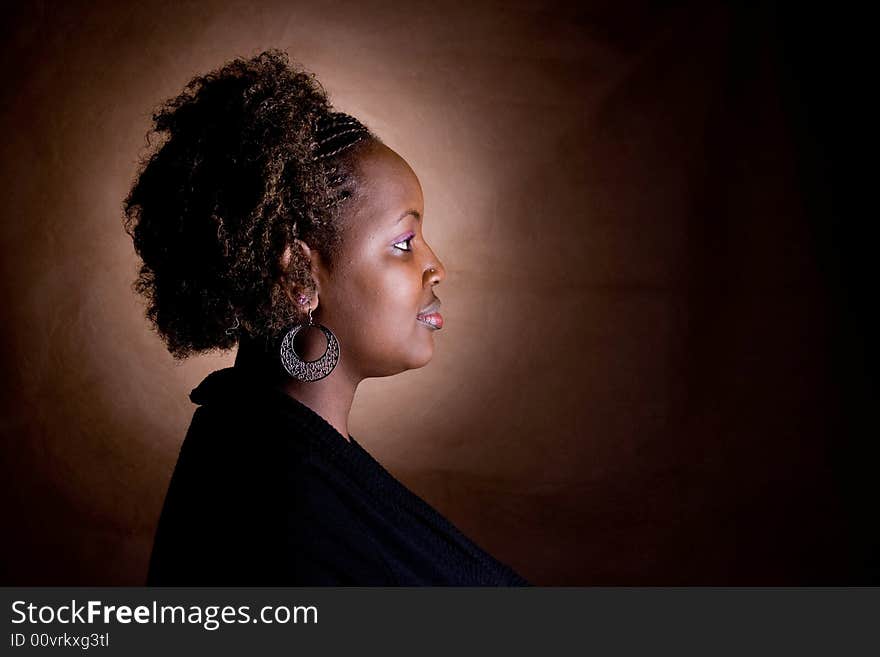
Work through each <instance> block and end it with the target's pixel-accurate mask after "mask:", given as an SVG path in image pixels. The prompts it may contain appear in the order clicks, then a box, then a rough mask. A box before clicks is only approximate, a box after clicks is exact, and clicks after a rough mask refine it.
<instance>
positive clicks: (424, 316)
mask: <svg viewBox="0 0 880 657" xmlns="http://www.w3.org/2000/svg"><path fill="white" fill-rule="evenodd" d="M439 310H440V299H434V303H432V304H431V305H430V306H428V307H427V308H425V309H424V310H423V311H422V312H420V313H419V314H418V315H416V319H417V320H419V321H420V322H421V323H422V324H425V325H426V326H430V327H431V328H432V329H441V328H443V315H441V314H440V313H439V312H437V311H439Z"/></svg>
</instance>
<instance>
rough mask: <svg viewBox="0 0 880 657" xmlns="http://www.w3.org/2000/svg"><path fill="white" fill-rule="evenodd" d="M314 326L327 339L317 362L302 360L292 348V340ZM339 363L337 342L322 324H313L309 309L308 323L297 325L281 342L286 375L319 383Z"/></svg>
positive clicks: (282, 362) (282, 360) (282, 361)
mask: <svg viewBox="0 0 880 657" xmlns="http://www.w3.org/2000/svg"><path fill="white" fill-rule="evenodd" d="M309 326H314V327H315V328H318V329H320V330H321V332H322V333H323V334H324V337H325V338H327V348H326V349H325V350H324V353H323V355H321V357H320V358H318V359H317V360H303V359H302V358H300V357H299V355H298V354H297V353H296V350H295V349H294V347H293V339H294V338H295V337H296V334H297V333H299V332H300V331H301V330H302V329H304V328H308V327H309ZM338 362H339V340H337V339H336V336H335V335H334V334H333V331H331V330H330V329H329V328H327V327H326V326H324V325H323V324H315V323H314V321H313V320H312V309H311V308H309V323H308V324H299V325H297V326H294V327H293V328H292V329H290V330H289V331H288V332H287V333H285V334H284V338H283V339H282V340H281V364H282V365H283V366H284V369H285V370H286V371H287V373H288V374H289V375H290V376H292V377H293V378H294V379H298V380H299V381H306V382H312V381H320V380H321V379H323V378H324V377H325V376H327V375H328V374H330V372H332V371H333V369H334V368H335V367H336V363H338Z"/></svg>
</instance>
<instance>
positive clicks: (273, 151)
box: [123, 50, 378, 359]
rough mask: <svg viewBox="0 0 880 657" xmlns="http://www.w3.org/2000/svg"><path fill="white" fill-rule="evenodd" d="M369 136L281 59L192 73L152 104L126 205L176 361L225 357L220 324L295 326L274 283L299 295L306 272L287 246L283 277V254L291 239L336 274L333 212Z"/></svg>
mask: <svg viewBox="0 0 880 657" xmlns="http://www.w3.org/2000/svg"><path fill="white" fill-rule="evenodd" d="M370 140H375V141H378V138H377V137H376V136H375V135H374V134H372V133H371V132H370V131H369V130H368V129H367V128H366V127H365V126H364V125H363V124H362V123H361V122H360V121H358V120H357V119H355V118H353V117H351V116H349V115H347V114H342V113H338V112H334V111H333V110H332V108H331V106H330V104H329V101H328V99H327V95H326V92H325V91H324V90H323V88H322V87H321V85H320V84H319V83H318V81H317V80H316V79H315V77H314V76H313V75H312V74H310V73H307V72H305V71H303V70H302V69H300V68H299V67H298V66H296V65H294V64H291V63H290V61H289V59H288V57H287V55H286V54H285V53H284V52H282V51H278V50H269V51H266V52H264V53H261V54H260V55H257V56H256V57H253V58H251V59H236V60H233V61H231V62H229V63H227V64H226V65H224V66H223V67H221V68H220V69H218V70H216V71H213V72H210V73H208V74H206V75H203V76H198V77H195V78H193V79H192V80H191V81H190V82H189V84H187V86H186V87H185V88H184V90H183V92H182V93H181V94H180V95H179V96H177V97H176V98H172V99H170V100H168V101H166V102H165V103H164V104H162V105H161V106H160V108H159V109H158V110H157V111H156V112H155V113H154V114H153V126H152V129H151V131H150V133H149V135H148V143H150V142H152V143H154V144H155V146H154V147H153V148H151V152H149V153H148V154H147V155H146V156H145V158H144V160H143V162H142V164H141V168H140V173H139V175H138V177H137V179H136V181H135V182H134V185H133V186H132V188H131V191H130V192H129V194H128V196H127V197H126V199H125V202H124V204H123V209H124V214H125V220H124V225H125V230H126V232H127V233H128V234H129V235H130V236H131V237H132V240H133V242H134V247H135V250H136V252H137V254H138V255H139V256H140V258H141V260H142V265H141V267H140V271H139V274H138V277H137V279H136V280H135V282H134V289H135V290H136V291H137V292H138V293H140V294H142V295H143V296H144V297H145V298H146V300H147V311H146V314H147V317H148V318H149V320H150V321H151V322H152V324H153V325H154V326H155V328H156V330H157V331H158V333H159V335H160V336H161V337H162V339H163V340H164V341H165V344H166V345H167V347H168V351H169V352H170V353H171V354H172V356H174V358H176V359H183V358H186V357H188V356H191V355H193V354H195V353H199V352H204V351H212V350H225V349H230V348H232V347H234V346H235V345H236V343H237V342H238V339H239V334H238V331H235V330H229V329H230V327H240V330H243V331H245V332H246V333H248V334H250V335H255V336H263V337H265V338H268V339H277V337H278V336H279V335H280V334H281V333H283V332H284V331H285V330H287V329H288V328H289V327H290V325H291V324H292V323H295V322H297V321H300V319H301V312H302V311H301V310H300V309H299V307H297V306H296V305H295V304H294V303H293V301H292V299H291V294H290V290H285V289H284V285H287V286H294V287H296V288H298V290H299V291H300V292H303V293H306V294H309V293H310V290H311V289H312V288H313V285H314V283H313V281H312V279H311V275H310V269H309V263H308V261H307V259H306V258H305V256H304V255H303V254H302V252H301V251H300V250H299V249H297V248H294V249H291V254H292V255H291V258H290V261H289V263H288V264H287V266H286V268H284V266H283V265H282V254H283V253H284V251H285V249H286V247H287V246H288V245H292V244H293V240H295V239H300V240H302V241H304V242H305V243H306V244H308V245H309V247H310V248H313V249H316V250H317V251H318V252H320V253H321V255H322V256H323V257H324V259H325V260H326V262H327V266H328V267H330V268H331V269H332V266H333V258H334V256H335V255H336V253H337V249H338V245H339V238H340V220H339V211H338V209H339V208H338V205H339V203H340V202H341V201H343V200H345V199H346V198H348V197H349V196H351V194H352V193H353V190H354V186H355V185H356V183H357V181H356V180H355V178H354V176H353V174H352V172H353V170H354V168H353V161H354V157H355V156H356V154H357V152H358V151H359V149H360V148H362V145H363V144H365V143H367V142H369V141H370ZM282 280H284V281H286V282H285V283H284V284H282Z"/></svg>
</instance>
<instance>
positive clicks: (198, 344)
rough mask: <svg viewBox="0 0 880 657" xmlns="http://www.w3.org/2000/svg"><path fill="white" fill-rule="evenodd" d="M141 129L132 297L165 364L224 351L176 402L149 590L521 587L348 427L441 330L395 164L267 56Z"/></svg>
mask: <svg viewBox="0 0 880 657" xmlns="http://www.w3.org/2000/svg"><path fill="white" fill-rule="evenodd" d="M153 118H154V122H155V132H156V133H157V136H158V137H159V138H160V140H159V145H158V146H157V147H156V148H155V149H154V151H153V153H152V154H151V155H150V156H149V158H148V159H147V160H146V162H145V164H144V166H143V168H142V170H141V173H140V175H139V177H138V179H137V181H136V182H135V184H134V186H133V188H132V190H131V192H130V194H129V196H128V198H127V199H126V201H125V215H126V230H127V231H128V233H129V234H130V235H131V236H132V238H133V240H134V245H135V249H136V251H137V253H138V255H139V256H140V257H141V258H142V260H143V265H142V267H141V271H140V275H139V277H138V280H137V282H136V284H135V287H136V289H137V290H138V291H139V292H140V293H142V294H143V295H144V296H145V297H146V298H147V301H148V309H147V316H148V317H149V319H150V320H151V321H152V322H153V324H154V325H155V327H156V329H157V331H158V332H159V334H160V335H161V337H162V338H163V339H164V341H165V342H166V344H167V346H168V349H169V351H170V352H171V353H172V354H173V355H174V356H175V357H176V358H185V357H187V356H190V355H192V354H195V353H198V352H204V351H209V350H217V349H229V348H232V347H234V346H235V345H236V344H237V345H238V353H237V357H236V360H235V364H234V366H233V367H231V368H226V369H223V370H220V371H217V372H214V373H212V374H211V375H209V376H208V377H207V378H206V379H205V380H204V381H203V382H202V383H201V384H200V385H199V386H198V387H197V388H196V389H195V390H193V391H192V393H191V395H190V398H191V399H192V401H193V402H194V403H196V404H198V405H199V407H198V408H197V409H196V411H195V414H194V415H193V419H192V423H191V425H190V428H189V431H188V432H187V435H186V438H185V440H184V443H183V446H182V447H181V451H180V456H179V460H178V462H177V466H176V468H175V470H174V474H173V477H172V480H171V484H170V486H169V489H168V494H167V496H166V500H165V505H164V507H163V510H162V514H161V518H160V521H159V527H158V529H157V532H156V537H155V543H154V547H153V553H152V558H151V561H150V569H149V574H148V579H147V582H148V584H153V585H321V584H326V585H441V584H460V585H524V584H526V582H525V580H523V579H522V577H520V576H519V575H518V574H517V573H515V572H514V571H513V570H511V569H510V568H509V567H508V566H506V565H504V564H502V563H500V562H498V561H497V560H495V559H494V558H492V557H491V556H490V555H489V554H487V553H486V552H485V551H483V550H482V549H481V548H479V547H478V546H477V545H475V544H474V543H473V542H472V541H470V540H469V539H468V538H466V537H465V536H464V535H462V534H461V532H460V531H458V530H457V529H456V528H455V527H454V526H453V525H452V524H451V523H450V522H449V521H448V520H446V519H445V518H444V517H442V516H441V515H440V514H439V513H438V512H437V511H436V510H435V509H433V508H432V507H431V506H429V505H428V504H427V503H425V502H424V501H423V500H421V499H420V498H419V497H417V496H416V495H415V494H414V493H412V492H411V491H409V490H408V489H407V488H406V487H405V486H403V485H402V484H401V483H400V482H398V481H397V480H396V479H395V478H394V477H393V476H392V475H391V474H390V473H388V472H387V471H386V470H385V469H384V468H383V467H382V466H381V464H379V463H378V462H377V461H375V460H374V459H373V458H372V457H371V456H370V454H369V453H368V452H367V451H366V450H365V449H364V448H363V447H361V445H360V444H359V443H358V442H357V441H355V439H354V438H353V437H352V436H351V435H350V434H349V432H348V417H349V412H350V410H351V406H352V402H353V400H354V395H355V392H356V390H357V386H358V384H359V383H360V382H361V381H362V380H364V379H366V378H368V377H377V376H390V375H392V374H397V373H399V372H403V371H406V370H409V369H414V368H418V367H422V366H424V365H425V364H427V363H428V361H429V360H430V359H431V356H432V354H433V351H434V342H433V340H434V338H433V334H434V332H435V331H437V330H439V329H441V328H442V326H443V318H442V316H441V315H440V314H439V312H438V310H439V308H440V300H439V299H438V298H437V297H436V296H435V294H434V287H435V286H436V285H437V284H439V283H440V282H441V281H443V279H444V277H445V275H446V272H445V269H444V267H443V264H442V263H441V262H440V260H439V259H438V258H437V256H436V254H435V253H434V252H433V251H432V250H431V248H430V247H429V246H428V244H427V242H426V241H425V240H424V238H423V236H422V230H421V224H422V214H423V199H422V190H421V187H420V185H419V181H418V179H417V178H416V176H415V174H414V173H413V172H412V170H411V169H410V167H409V166H408V165H407V163H406V162H405V161H404V160H403V159H402V158H401V157H400V156H399V155H398V154H397V153H395V152H394V151H393V150H391V149H390V148H388V147H387V146H385V145H384V144H383V143H382V142H381V141H380V140H379V139H378V138H377V137H376V136H375V135H374V134H373V133H371V132H370V131H369V130H368V129H367V128H366V127H365V126H364V125H363V124H362V123H361V122H360V121H358V120H357V119H355V118H353V117H351V116H349V115H347V114H342V113H338V112H335V111H333V110H332V108H331V107H330V105H329V102H328V100H327V97H326V94H325V93H324V91H323V89H322V88H321V87H320V85H319V84H318V83H317V81H316V80H315V79H314V77H313V76H311V75H309V74H307V73H305V72H303V71H302V70H300V69H298V68H297V67H295V66H292V65H291V64H290V63H289V62H288V60H287V57H286V55H284V53H282V52H279V51H267V52H265V53H262V54H261V55H259V56H257V57H255V58H253V59H250V60H241V59H239V60H235V61H233V62H230V63H229V64H227V65H225V66H224V67H222V68H221V69H219V70H217V71H214V72H212V73H209V74H207V75H205V76H202V77H197V78H195V79H194V80H192V81H191V82H190V83H189V85H187V87H186V89H185V90H184V91H183V93H182V94H181V95H180V96H178V97H177V98H174V99H172V100H170V101H168V102H167V103H165V104H164V105H163V106H162V107H161V109H160V110H159V111H158V112H157V113H156V114H155V115H154V117H153Z"/></svg>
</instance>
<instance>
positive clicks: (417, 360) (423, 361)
mask: <svg viewBox="0 0 880 657" xmlns="http://www.w3.org/2000/svg"><path fill="white" fill-rule="evenodd" d="M433 357H434V341H433V340H431V342H430V344H428V345H427V346H426V347H425V348H424V349H420V350H419V351H418V353H414V354H413V355H412V357H411V358H410V359H409V367H407V369H408V370H417V369H419V368H420V367H424V366H425V365H427V364H428V363H430V362H431V359H432V358H433Z"/></svg>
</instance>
